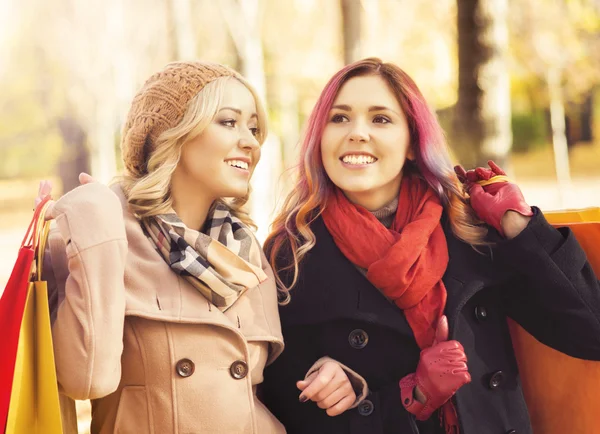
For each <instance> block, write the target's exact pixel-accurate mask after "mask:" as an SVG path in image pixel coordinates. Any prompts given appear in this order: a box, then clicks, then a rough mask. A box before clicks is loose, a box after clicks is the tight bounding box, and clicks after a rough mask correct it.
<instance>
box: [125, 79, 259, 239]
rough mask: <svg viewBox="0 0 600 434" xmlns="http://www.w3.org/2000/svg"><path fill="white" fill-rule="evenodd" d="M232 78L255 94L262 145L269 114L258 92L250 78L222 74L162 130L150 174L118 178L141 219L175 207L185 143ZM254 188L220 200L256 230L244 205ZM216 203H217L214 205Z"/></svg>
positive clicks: (215, 106)
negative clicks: (173, 192)
mask: <svg viewBox="0 0 600 434" xmlns="http://www.w3.org/2000/svg"><path fill="white" fill-rule="evenodd" d="M229 80H238V81H239V82H241V83H242V84H243V85H244V86H246V88H247V89H248V90H249V91H250V93H252V96H253V97H254V101H255V103H256V112H257V116H258V134H257V137H256V139H257V140H258V142H259V143H260V144H261V145H262V144H263V143H264V141H265V138H266V136H267V117H266V112H265V109H264V106H263V104H262V102H261V100H260V98H259V97H258V94H257V93H256V91H255V90H254V88H253V87H252V85H250V84H249V83H248V82H247V81H246V80H244V79H243V78H240V77H221V78H218V79H216V80H214V81H212V82H210V83H208V84H207V85H206V86H204V88H202V90H201V91H200V92H199V93H198V94H197V95H196V96H195V97H194V98H192V99H191V100H190V102H189V105H188V108H187V110H186V112H185V114H184V115H183V118H182V119H181V122H179V124H178V125H176V126H175V127H173V128H171V129H169V130H167V131H165V132H164V133H162V134H161V135H160V136H159V137H158V138H157V140H156V143H155V146H154V150H153V151H152V152H151V153H150V155H149V157H148V162H147V168H148V173H147V174H146V175H144V176H141V177H140V176H134V175H132V174H130V173H126V174H125V175H123V176H121V177H119V178H117V179H116V182H118V183H120V184H121V186H122V188H123V191H124V193H125V196H126V198H127V201H128V203H129V206H130V207H131V210H132V211H133V213H134V214H135V215H136V217H137V218H139V219H140V220H144V219H148V218H150V217H152V216H155V215H159V214H164V213H166V212H167V211H168V210H169V209H170V208H172V206H173V198H172V197H171V178H172V176H173V173H174V172H175V169H176V168H177V165H178V164H179V159H180V158H181V149H182V148H183V145H184V144H185V143H186V142H187V141H188V140H191V139H193V138H195V137H197V136H198V135H200V134H202V132H203V131H204V129H205V128H206V127H207V126H208V125H209V124H210V123H211V122H212V121H213V120H214V118H215V116H216V114H217V112H218V110H219V106H220V104H221V100H222V97H223V94H224V91H225V86H226V85H227V82H228V81H229ZM250 192H251V188H250V187H249V188H248V194H246V195H245V196H244V197H238V198H233V199H229V200H227V199H224V198H221V199H220V200H219V201H217V202H221V203H223V204H225V205H227V206H228V207H229V208H230V209H231V212H232V214H233V215H234V216H236V217H237V218H239V219H240V220H241V221H242V222H243V223H244V224H246V225H247V226H250V227H251V228H253V229H256V225H255V224H254V222H253V221H252V219H251V218H250V216H249V214H248V211H247V210H246V209H245V207H244V205H245V204H246V202H248V199H249V196H250ZM214 206H216V203H215V204H213V207H214Z"/></svg>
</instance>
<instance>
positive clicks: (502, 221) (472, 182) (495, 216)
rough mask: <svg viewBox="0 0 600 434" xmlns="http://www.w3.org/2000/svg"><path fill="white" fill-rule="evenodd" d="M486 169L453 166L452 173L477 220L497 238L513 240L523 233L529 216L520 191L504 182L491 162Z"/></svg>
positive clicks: (502, 172)
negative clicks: (494, 230)
mask: <svg viewBox="0 0 600 434" xmlns="http://www.w3.org/2000/svg"><path fill="white" fill-rule="evenodd" d="M488 165H489V166H490V168H489V169H486V168H483V167H478V168H477V169H474V170H469V171H465V169H464V168H463V167H462V166H456V167H455V168H454V171H455V172H456V175H457V176H458V179H459V181H460V182H462V183H463V184H464V186H465V189H466V191H467V193H469V195H470V196H471V207H473V210H475V213H476V214H477V216H478V217H479V218H480V219H481V220H483V221H484V222H485V223H487V224H489V225H490V226H493V227H494V228H496V230H498V232H500V234H501V235H503V236H505V237H507V238H514V237H516V236H517V235H518V234H520V233H521V231H522V230H523V229H525V227H526V226H527V224H528V223H529V221H530V220H531V216H532V215H533V212H532V211H531V207H530V206H529V205H528V204H527V202H525V198H524V197H523V193H522V192H521V189H520V188H519V187H518V186H517V185H516V184H514V183H512V182H509V181H508V180H507V178H506V173H504V171H503V170H502V169H501V168H500V167H498V166H497V165H496V163H494V162H493V161H488Z"/></svg>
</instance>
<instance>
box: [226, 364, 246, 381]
mask: <svg viewBox="0 0 600 434" xmlns="http://www.w3.org/2000/svg"><path fill="white" fill-rule="evenodd" d="M229 372H230V373H231V376H232V377H233V378H235V379H236V380H241V379H242V378H244V377H246V375H248V365H247V364H246V362H244V361H243V360H236V361H235V362H233V363H232V364H231V366H230V367H229Z"/></svg>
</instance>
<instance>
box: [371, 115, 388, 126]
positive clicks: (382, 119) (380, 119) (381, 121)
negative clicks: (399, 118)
mask: <svg viewBox="0 0 600 434" xmlns="http://www.w3.org/2000/svg"><path fill="white" fill-rule="evenodd" d="M390 122H392V121H391V120H390V119H389V118H387V117H385V116H383V115H377V116H375V117H374V118H373V123H375V124H389V123H390Z"/></svg>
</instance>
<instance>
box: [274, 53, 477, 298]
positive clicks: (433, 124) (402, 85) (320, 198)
mask: <svg viewBox="0 0 600 434" xmlns="http://www.w3.org/2000/svg"><path fill="white" fill-rule="evenodd" d="M365 75H376V76H379V77H381V78H382V79H383V80H385V82H386V83H387V84H388V86H389V87H390V90H391V91H392V92H393V93H394V95H395V96H396V98H397V99H398V102H399V103H400V106H401V107H402V110H403V112H404V114H405V116H406V119H407V121H408V126H409V130H410V136H411V146H412V150H413V153H414V156H415V161H414V163H412V162H411V163H409V164H407V165H406V166H405V170H415V171H416V172H417V173H418V174H420V176H422V177H423V178H424V179H425V180H426V181H427V183H428V184H429V185H430V186H431V188H432V189H433V190H434V191H435V192H436V193H437V195H438V196H439V197H440V200H441V201H442V204H443V205H444V207H445V209H446V212H447V213H448V216H449V218H450V223H451V226H452V230H453V232H454V233H455V234H456V236H457V237H458V238H460V239H462V240H464V241H466V242H467V243H469V244H472V245H482V244H485V242H484V241H483V238H484V236H485V229H484V228H482V227H480V226H477V225H476V224H475V223H476V221H475V219H474V217H473V215H472V212H471V211H470V207H469V206H468V205H467V204H466V202H465V200H464V193H463V191H462V188H461V187H460V183H459V182H458V179H457V178H456V175H455V174H454V170H453V166H452V163H451V161H450V156H449V152H448V146H447V143H446V139H445V136H444V133H443V131H442V128H441V126H440V124H439V122H438V120H437V117H436V115H435V114H434V113H433V112H432V110H431V109H430V108H429V105H428V104H427V102H426V101H425V98H424V97H423V94H422V93H421V91H420V90H419V88H418V87H417V85H416V84H415V82H414V81H413V79H412V78H410V77H409V76H408V74H406V73H405V72H404V71H403V70H402V69H401V68H399V67H398V66H396V65H394V64H392V63H383V62H382V61H381V60H380V59H377V58H369V59H364V60H360V61H358V62H355V63H353V64H351V65H348V66H345V67H344V68H342V69H341V70H340V71H338V72H337V73H336V74H335V75H334V76H333V77H332V78H331V79H330V80H329V82H328V83H327V85H326V86H325V88H324V89H323V91H322V92H321V95H320V97H319V99H318V100H317V102H316V104H315V107H314V109H313V111H312V113H311V115H310V117H309V119H308V122H307V125H306V130H305V132H304V135H303V138H302V141H301V152H300V155H301V156H302V157H301V158H302V160H301V161H300V162H299V164H298V167H297V169H298V177H297V181H296V185H295V186H294V188H293V189H292V191H291V193H290V194H289V195H288V196H287V198H286V200H285V202H284V205H283V208H282V210H281V212H280V213H279V215H278V216H277V217H276V218H275V220H274V221H273V225H272V231H271V234H270V235H269V236H268V237H267V240H266V241H265V250H266V251H267V255H268V257H269V261H270V263H271V266H272V267H273V270H274V271H275V276H276V280H277V283H278V288H279V290H280V291H281V293H282V295H283V296H284V297H283V303H285V302H287V301H289V290H290V289H291V288H292V287H293V286H294V285H295V283H296V281H297V279H298V269H299V268H298V266H299V264H300V262H301V261H302V258H303V257H304V255H306V253H307V252H308V251H309V250H310V249H311V248H312V247H313V246H314V245H315V241H316V240H315V235H314V233H313V232H312V231H311V229H310V224H311V223H312V222H313V221H314V220H315V219H316V218H317V217H318V216H319V215H320V214H321V212H322V211H323V209H324V208H325V206H326V204H327V197H328V195H329V192H330V191H331V189H332V188H334V185H333V183H332V182H331V180H330V179H329V177H328V176H327V173H326V172H325V168H324V167H323V162H322V160H321V137H322V135H323V131H324V129H325V126H326V124H327V122H328V119H329V111H330V110H331V107H332V105H333V102H334V100H335V98H336V96H337V94H338V92H339V91H340V89H341V88H342V86H343V85H344V83H346V82H347V81H348V80H350V79H351V78H353V77H358V76H365ZM284 258H288V259H290V260H291V259H292V258H293V261H292V262H290V263H284V262H285V259H284ZM292 270H293V275H292V279H291V284H289V286H288V285H285V284H284V283H283V281H282V279H281V275H282V274H283V273H285V274H287V273H290V272H292Z"/></svg>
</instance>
